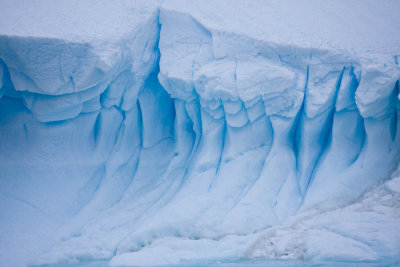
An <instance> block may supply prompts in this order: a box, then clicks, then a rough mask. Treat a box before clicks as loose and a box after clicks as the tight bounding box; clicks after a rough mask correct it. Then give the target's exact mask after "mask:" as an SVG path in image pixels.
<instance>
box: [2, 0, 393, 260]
mask: <svg viewBox="0 0 400 267" xmlns="http://www.w3.org/2000/svg"><path fill="white" fill-rule="evenodd" d="M23 2H24V1H21V3H20V4H21V5H17V4H15V3H8V4H5V8H4V9H3V11H2V12H3V13H4V16H1V20H2V22H4V23H2V25H3V26H2V27H1V28H0V29H1V34H2V35H1V36H0V58H1V62H0V63H1V64H0V68H1V69H0V73H1V77H0V80H1V83H0V87H1V89H0V95H1V96H2V98H1V100H0V101H1V102H0V150H1V153H0V183H1V185H0V192H1V195H0V197H1V202H0V207H1V208H0V211H1V214H4V216H2V217H1V219H0V236H1V238H2V240H4V242H3V241H2V242H1V243H0V246H1V247H0V248H1V249H0V250H1V251H6V253H5V254H6V255H5V256H4V257H3V256H2V257H1V259H2V260H3V261H4V262H5V264H6V265H8V263H13V262H16V264H17V263H22V264H24V263H43V262H52V261H58V260H64V259H70V258H76V257H90V258H111V257H113V256H115V255H116V254H121V253H125V252H129V251H139V250H141V249H142V248H143V247H146V249H147V250H144V251H145V252H146V251H152V250H151V249H152V248H151V245H150V244H152V242H158V243H157V244H163V242H166V241H163V240H164V239H163V238H167V240H168V238H170V237H173V238H172V239H173V240H172V241H171V242H169V243H168V242H166V244H167V245H166V247H168V248H171V247H172V248H174V247H175V248H177V247H179V246H178V245H177V244H178V243H179V244H186V245H184V246H187V247H186V248H185V249H184V250H181V253H180V254H179V253H177V254H176V255H177V256H176V257H175V258H174V260H176V261H179V259H181V258H185V257H188V258H189V259H191V258H196V255H197V257H198V258H207V257H214V258H215V257H218V256H221V257H237V256H238V255H239V256H242V255H250V254H251V253H250V254H249V253H248V250H247V248H249V247H251V244H253V243H254V242H255V240H256V238H257V235H251V234H252V233H255V232H257V231H260V230H262V229H265V228H267V227H270V226H275V225H277V224H280V223H285V222H286V221H287V219H288V218H289V217H290V216H293V215H296V214H302V212H304V211H306V212H310V210H314V211H316V210H326V209H332V208H337V207H341V206H343V205H347V204H348V203H351V202H352V201H354V200H356V199H357V198H358V197H360V195H361V194H362V193H364V192H365V191H366V190H367V189H368V188H370V187H371V186H373V185H375V184H376V183H377V182H379V181H381V180H383V179H385V178H387V177H388V176H389V175H390V173H392V171H393V170H394V169H395V168H396V167H397V166H398V162H399V157H400V144H399V142H400V137H399V136H400V134H399V131H398V128H399V123H400V122H399V120H398V114H399V98H398V96H399V85H398V79H399V69H398V59H397V57H398V54H399V51H400V48H399V44H400V40H398V39H399V38H400V34H398V33H397V32H396V29H397V28H398V27H394V25H396V26H397V24H398V23H396V22H398V18H397V17H398V16H397V14H398V13H396V12H395V11H396V9H395V8H393V6H397V5H398V4H397V3H394V2H390V5H389V2H388V3H383V4H379V5H378V4H377V3H370V4H371V5H374V8H371V7H367V5H366V4H365V3H364V2H362V1H355V2H354V3H346V2H344V1H343V2H340V1H339V2H335V3H330V4H329V5H327V4H322V3H319V2H316V1H315V2H313V1H310V2H308V4H307V6H309V7H310V8H308V9H307V8H297V7H296V5H298V3H286V2H284V1H283V2H282V3H279V4H277V3H272V2H271V3H264V2H257V1H256V2H253V3H251V4H250V3H247V4H246V5H245V4H244V3H241V2H240V1H234V2H232V3H231V2H229V3H227V2H226V3H225V2H224V1H222V2H215V3H211V2H209V1H205V2H204V1H203V2H201V3H184V2H181V1H166V2H164V3H163V5H162V6H161V8H159V7H160V4H159V3H157V2H150V3H147V2H145V1H143V3H142V2H137V1H136V2H135V3H130V2H125V1H118V2H117V3H116V4H115V5H112V6H110V4H106V3H97V2H96V3H91V2H85V3H81V2H70V3H60V4H57V3H47V1H45V2H38V3H33V4H32V5H28V4H27V3H23ZM50 2H51V1H50ZM45 3H47V4H45ZM23 4H26V5H23ZM93 6H95V7H96V8H93V9H92V7H93ZM22 7H26V8H22ZM311 7H313V8H311ZM355 7H357V8H355ZM49 10H50V11H52V13H51V14H50V15H49V16H48V17H45V16H44V15H43V13H45V12H48V11H49ZM219 10H220V11H219ZM94 11H96V12H94ZM217 11H218V12H217ZM339 11H340V12H339ZM378 13H379V14H380V15H379V16H378V15H377V14H378ZM250 14H252V15H250ZM15 16H18V17H19V18H20V20H19V21H15V20H13V21H12V22H11V18H14V17H15ZM7 18H10V19H7ZM367 18H368V19H367ZM395 33H397V34H395ZM230 235H234V237H230ZM241 235H246V237H245V238H242V237H240V236H241ZM187 238H189V239H191V240H192V241H193V240H199V242H192V241H187V240H186V239H187ZM181 239H185V240H186V241H187V242H186V241H185V242H183V241H182V240H181ZM157 240H159V241H157ZM160 240H161V241H160ZM176 240H178V241H180V240H181V241H182V242H175V241H176ZM216 240H217V241H216ZM218 240H222V241H221V242H219V241H218ZM203 241H204V244H203V243H202V242H203ZM199 244H200V245H199ZM346 244H348V245H349V246H353V245H354V246H358V245H357V244H358V243H354V242H347V243H346ZM391 244H392V248H393V250H392V252H393V251H396V249H398V245H397V243H395V242H393V243H391ZM203 245H204V246H205V247H207V249H205V250H203V251H202V252H201V253H200V252H199V250H201V247H202V246H203ZM204 246H203V247H204ZM367 247H368V245H367ZM376 247H377V246H376ZM239 248H240V249H239ZM148 249H150V250H148ZM363 249H364V247H363V246H361V248H360V250H362V251H363V253H364V252H365V253H364V254H363V253H361V252H360V253H359V254H357V255H361V256H360V259H361V258H362V259H364V258H363V256H362V255H366V254H368V253H367V252H368V251H369V250H368V251H367V249H364V250H363ZM368 249H370V248H369V247H368ZM172 251H173V249H172ZM182 251H183V252H182ZM373 251H374V250H373ZM388 251H389V250H388ZM145 252H144V254H143V255H147V254H146V253H145ZM164 252H165V251H164ZM392 252H390V253H392ZM196 253H197V254H196ZM257 253H258V252H257ZM319 253H322V252H319ZM374 253H376V257H377V258H379V257H381V256H385V255H386V254H385V252H383V251H378V252H374ZM379 253H380V254H379ZM16 254H18V255H19V256H18V258H15V257H14V256H13V255H16ZM322 254H323V253H322ZM32 255H33V256H32ZM179 255H180V256H179ZM261 255H262V253H261ZM296 255H297V254H296ZM316 255H317V254H316ZM318 255H321V254H318ZM318 255H317V256H318ZM388 255H389V254H388ZM391 255H395V253H394V254H393V253H392V254H390V255H389V256H391ZM306 256H309V257H313V256H312V255H311V254H310V255H306ZM314 256H315V255H314ZM317 256H315V257H317ZM386 256H387V255H386ZM301 257H304V255H303V254H302V256H301ZM167 258H168V257H167ZM320 258H323V256H321V257H320ZM128 259H129V257H128ZM135 259H137V258H135ZM344 259H346V257H345V256H344ZM365 259H366V258H365ZM368 259H369V258H368ZM158 260H159V261H156V262H158V263H162V260H163V258H162V257H161V258H160V259H158ZM149 262H151V261H149Z"/></svg>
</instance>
